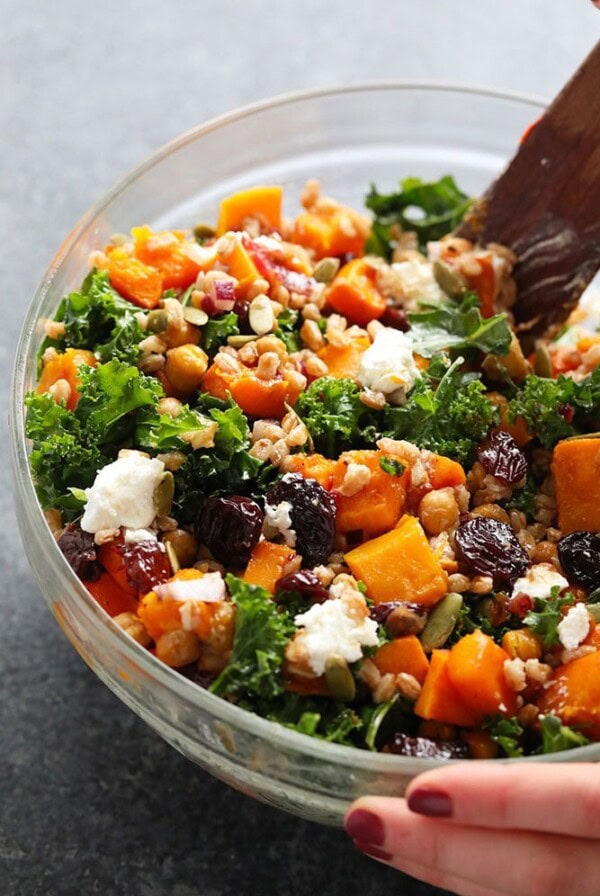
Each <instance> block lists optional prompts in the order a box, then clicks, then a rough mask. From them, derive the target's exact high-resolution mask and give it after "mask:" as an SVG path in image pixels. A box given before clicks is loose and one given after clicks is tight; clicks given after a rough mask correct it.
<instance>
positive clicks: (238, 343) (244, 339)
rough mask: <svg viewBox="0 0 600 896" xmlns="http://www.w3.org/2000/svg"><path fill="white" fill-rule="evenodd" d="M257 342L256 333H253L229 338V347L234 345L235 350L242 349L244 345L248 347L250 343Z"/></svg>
mask: <svg viewBox="0 0 600 896" xmlns="http://www.w3.org/2000/svg"><path fill="white" fill-rule="evenodd" d="M255 341H256V333H252V334H250V335H248V336H244V335H242V334H239V335H237V336H228V337H227V345H232V346H233V348H241V347H242V346H243V345H248V343H249V342H255Z"/></svg>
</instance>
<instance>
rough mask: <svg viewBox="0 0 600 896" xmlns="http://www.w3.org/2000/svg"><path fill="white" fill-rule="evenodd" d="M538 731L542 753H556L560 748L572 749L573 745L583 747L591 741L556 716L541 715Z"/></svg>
mask: <svg viewBox="0 0 600 896" xmlns="http://www.w3.org/2000/svg"><path fill="white" fill-rule="evenodd" d="M540 731H541V734H542V749H541V752H542V753H558V752H560V751H561V750H572V749H573V748H574V747H585V746H586V744H589V743H591V741H589V740H588V739H587V737H584V736H583V734H580V732H579V731H574V730H573V729H572V728H569V727H568V726H567V725H563V724H562V722H561V721H560V719H558V718H557V717H556V716H550V715H548V716H541V717H540Z"/></svg>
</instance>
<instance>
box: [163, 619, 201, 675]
mask: <svg viewBox="0 0 600 896" xmlns="http://www.w3.org/2000/svg"><path fill="white" fill-rule="evenodd" d="M156 656H157V657H158V658H159V660H162V661H163V663H166V665H167V666H173V667H174V668H175V669H178V668H180V667H181V666H187V665H188V664H189V663H195V662H196V660H198V659H200V641H199V640H198V638H197V636H196V635H195V634H194V632H187V631H185V630H184V629H182V628H180V629H176V630H175V631H173V632H166V633H165V634H164V635H161V636H160V638H158V639H157V641H156Z"/></svg>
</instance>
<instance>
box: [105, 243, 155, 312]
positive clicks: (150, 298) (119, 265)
mask: <svg viewBox="0 0 600 896" xmlns="http://www.w3.org/2000/svg"><path fill="white" fill-rule="evenodd" d="M107 258H108V262H107V270H108V277H109V279H110V282H111V284H112V286H113V287H114V289H116V290H117V292H118V293H119V294H120V295H121V296H123V298H124V299H127V300H128V301H129V302H131V303H132V304H133V305H137V306H138V307H139V308H156V306H157V305H158V303H159V301H160V297H161V296H162V294H163V277H162V274H161V273H160V271H158V270H157V269H156V268H154V267H151V266H150V265H148V264H145V263H144V262H143V261H140V259H139V258H134V256H133V255H129V254H128V253H127V252H126V251H125V249H124V248H123V247H122V246H116V247H115V248H111V250H110V251H109V252H108V254H107Z"/></svg>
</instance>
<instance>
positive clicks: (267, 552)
mask: <svg viewBox="0 0 600 896" xmlns="http://www.w3.org/2000/svg"><path fill="white" fill-rule="evenodd" d="M295 556H296V551H295V550H294V549H293V548H290V547H288V546H287V545H285V544H274V543H273V542H272V541H259V543H258V544H257V545H256V547H255V548H254V550H253V551H252V556H251V557H250V562H249V563H248V566H247V567H246V572H245V573H244V582H248V583H249V584H250V585H260V587H261V588H265V589H266V590H267V591H270V592H271V594H273V593H274V591H275V584H276V582H277V580H278V579H280V578H281V576H282V575H283V572H284V570H285V568H286V567H287V565H288V563H290V562H291V561H292V560H293V559H294V557H295Z"/></svg>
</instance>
